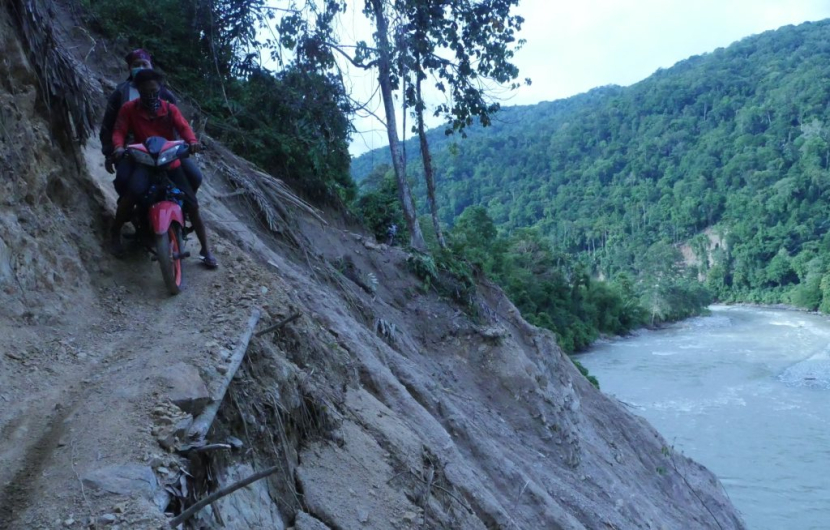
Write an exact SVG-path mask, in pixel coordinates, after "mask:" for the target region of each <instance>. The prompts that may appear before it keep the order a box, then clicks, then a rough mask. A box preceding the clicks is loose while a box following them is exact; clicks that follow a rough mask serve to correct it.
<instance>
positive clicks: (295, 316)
mask: <svg viewBox="0 0 830 530" xmlns="http://www.w3.org/2000/svg"><path fill="white" fill-rule="evenodd" d="M301 316H302V313H294V314H293V315H291V316H288V317H286V318H284V319H282V320H280V321H279V322H277V323H276V324H274V325H273V326H268V327H267V328H265V329H263V330H262V331H257V332H256V334H255V335H254V337H261V336H263V335H265V334H266V333H271V332H272V331H276V330H278V329H280V328H282V327H284V326H285V325H286V324H289V323H291V322H294V321H295V320H297V319H298V318H300V317H301Z"/></svg>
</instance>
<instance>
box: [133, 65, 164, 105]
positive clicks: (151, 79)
mask: <svg viewBox="0 0 830 530" xmlns="http://www.w3.org/2000/svg"><path fill="white" fill-rule="evenodd" d="M162 80H163V76H162V75H161V74H160V73H158V72H156V71H155V70H147V69H145V70H141V71H139V72H137V73H136V75H135V78H134V79H133V83H134V84H135V87H136V88H137V89H138V95H139V98H140V100H141V106H142V107H144V108H145V109H147V110H149V111H151V112H156V111H157V110H158V108H159V106H161V99H159V92H160V91H161V82H162Z"/></svg>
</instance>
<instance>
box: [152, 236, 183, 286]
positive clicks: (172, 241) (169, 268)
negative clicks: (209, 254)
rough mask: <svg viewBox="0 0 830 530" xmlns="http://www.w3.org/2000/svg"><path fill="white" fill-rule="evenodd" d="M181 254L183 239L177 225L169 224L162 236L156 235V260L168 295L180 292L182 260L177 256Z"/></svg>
mask: <svg viewBox="0 0 830 530" xmlns="http://www.w3.org/2000/svg"><path fill="white" fill-rule="evenodd" d="M183 252H184V238H183V237H182V227H181V226H179V224H178V223H173V224H171V225H170V228H168V229H167V232H165V233H164V234H156V258H158V262H159V267H161V277H162V278H164V285H166V286H167V290H168V291H169V292H170V294H174V295H175V294H179V293H180V292H182V258H181V257H179V256H180V255H181V254H182V253H183ZM174 256H175V257H174Z"/></svg>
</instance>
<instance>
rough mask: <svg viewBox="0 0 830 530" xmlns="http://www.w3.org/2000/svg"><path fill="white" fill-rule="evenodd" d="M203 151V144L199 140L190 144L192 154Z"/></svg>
mask: <svg viewBox="0 0 830 530" xmlns="http://www.w3.org/2000/svg"><path fill="white" fill-rule="evenodd" d="M201 152H202V144H200V143H199V142H196V143H193V144H190V154H192V155H195V154H196V153H201Z"/></svg>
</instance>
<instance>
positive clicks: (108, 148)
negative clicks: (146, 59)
mask: <svg viewBox="0 0 830 530" xmlns="http://www.w3.org/2000/svg"><path fill="white" fill-rule="evenodd" d="M131 87H132V81H131V80H129V79H128V80H126V81H124V82H123V83H121V84H120V85H118V87H116V89H115V91H113V93H112V94H110V97H109V99H108V100H107V111H106V112H105V113H104V120H103V121H102V122H101V133H100V134H99V135H98V137H99V138H100V139H101V152H102V153H104V156H110V155H111V154H112V152H113V150H114V148H113V146H112V132H113V129H114V128H115V120H117V119H118V111H120V110H121V106H122V105H123V104H124V103H127V102H128V101H131V100H133V99H135V98H136V97H138V92H135V89H133V90H134V93H133V94H130V88H131ZM133 96H135V97H133ZM159 96H160V97H161V99H163V100H164V101H169V102H170V103H172V104H174V105H175V104H176V96H174V95H173V94H172V93H170V91H169V90H167V88H166V87H161V92H160V94H159Z"/></svg>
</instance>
